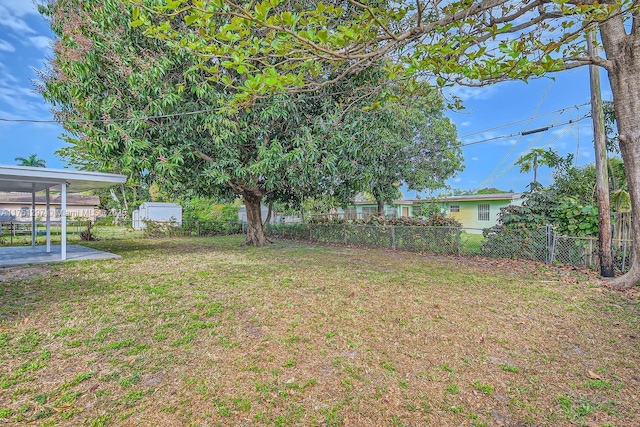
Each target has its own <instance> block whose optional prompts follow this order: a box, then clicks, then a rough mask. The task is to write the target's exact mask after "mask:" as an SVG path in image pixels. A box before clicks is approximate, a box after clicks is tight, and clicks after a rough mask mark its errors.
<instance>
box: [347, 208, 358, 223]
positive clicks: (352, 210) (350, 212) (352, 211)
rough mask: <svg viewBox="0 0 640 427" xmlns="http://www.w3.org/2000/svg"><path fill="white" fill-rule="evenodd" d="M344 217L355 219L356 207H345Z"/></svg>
mask: <svg viewBox="0 0 640 427" xmlns="http://www.w3.org/2000/svg"><path fill="white" fill-rule="evenodd" d="M345 218H346V219H348V220H351V221H353V220H354V219H357V215H356V208H347V210H346V212H345Z"/></svg>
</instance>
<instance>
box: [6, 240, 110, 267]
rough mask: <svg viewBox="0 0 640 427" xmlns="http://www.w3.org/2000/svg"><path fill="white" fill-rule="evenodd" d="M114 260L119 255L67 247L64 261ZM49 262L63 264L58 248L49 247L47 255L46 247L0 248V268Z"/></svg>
mask: <svg viewBox="0 0 640 427" xmlns="http://www.w3.org/2000/svg"><path fill="white" fill-rule="evenodd" d="M114 258H120V255H116V254H112V253H110V252H104V251H99V250H97V249H93V248H87V247H85V246H80V245H67V259H66V261H83V260H99V259H114ZM49 262H63V261H62V260H61V259H60V246H51V252H49V253H47V248H46V246H10V247H4V248H0V267H13V266H16V265H25V264H42V263H49Z"/></svg>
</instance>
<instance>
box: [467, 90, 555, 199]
mask: <svg viewBox="0 0 640 427" xmlns="http://www.w3.org/2000/svg"><path fill="white" fill-rule="evenodd" d="M553 82H554V80H549V84H548V85H547V88H546V89H545V91H544V93H543V94H542V97H541V98H540V100H539V101H538V104H537V105H536V108H535V109H534V110H533V114H532V115H531V116H530V117H529V118H528V119H527V124H526V125H525V126H524V129H525V130H524V131H526V129H527V128H528V127H529V125H530V124H531V122H532V121H533V120H534V117H535V116H536V114H538V111H540V107H541V106H542V103H543V102H544V100H545V98H546V97H547V94H548V93H549V90H550V89H551V85H553ZM561 115H562V113H559V114H558V115H557V117H556V119H557V118H559V117H560V116H561ZM556 119H554V120H553V121H554V122H555V120H556ZM524 131H523V132H524ZM521 140H522V132H521V133H520V134H519V136H518V139H517V140H516V142H515V143H514V144H513V145H512V146H511V147H510V148H509V151H508V152H507V153H506V154H505V155H504V157H503V158H502V160H500V162H499V163H498V164H497V165H496V167H495V168H493V170H492V171H491V173H490V174H489V176H488V177H486V178H485V179H484V181H482V182H481V183H480V185H479V186H478V187H477V188H480V186H483V185H484V184H485V182H487V181H490V180H491V178H492V177H494V176H495V175H496V174H497V173H498V171H499V169H500V168H501V167H502V166H503V165H504V164H505V163H506V161H507V160H508V159H509V157H510V156H511V154H512V153H513V151H514V150H515V149H516V146H517V145H518V143H519V142H520V141H521ZM494 179H495V178H494ZM477 188H476V189H477Z"/></svg>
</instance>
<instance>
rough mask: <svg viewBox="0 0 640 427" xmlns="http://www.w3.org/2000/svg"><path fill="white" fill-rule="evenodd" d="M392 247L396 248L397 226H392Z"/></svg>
mask: <svg viewBox="0 0 640 427" xmlns="http://www.w3.org/2000/svg"><path fill="white" fill-rule="evenodd" d="M391 249H393V250H394V251H395V250H396V226H395V225H392V226H391Z"/></svg>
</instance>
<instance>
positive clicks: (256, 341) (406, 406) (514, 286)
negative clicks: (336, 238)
mask: <svg viewBox="0 0 640 427" xmlns="http://www.w3.org/2000/svg"><path fill="white" fill-rule="evenodd" d="M241 242H242V239H241V238H235V237H234V238H216V239H183V240H160V241H131V242H100V243H96V244H94V245H96V246H100V247H101V248H102V249H106V250H109V251H112V252H114V253H118V254H120V255H122V258H121V259H119V260H108V261H101V262H80V263H74V264H68V265H62V266H58V267H56V268H57V271H56V276H53V275H50V276H47V277H46V278H44V279H43V278H33V279H29V278H23V279H21V280H17V281H9V282H5V284H4V286H5V289H9V290H10V291H9V292H5V293H6V295H5V296H6V297H7V298H8V299H5V301H4V302H3V304H4V305H5V306H9V307H11V310H12V311H13V312H12V315H11V318H6V319H4V320H1V321H0V322H1V323H0V357H1V358H2V360H3V363H2V365H1V366H0V387H1V389H0V419H3V420H6V421H7V422H11V423H19V422H24V423H26V422H37V423H45V424H61V425H64V424H82V425H134V424H141V425H152V424H157V425H179V424H186V425H282V426H283V425H329V426H331V425H353V426H368V425H369V426H382V425H397V426H399V425H405V426H411V425H413V426H421V425H434V426H441V425H442V426H449V425H452V426H453V425H456V426H457V425H469V426H483V425H484V426H499V425H504V426H517V425H522V426H526V425H531V426H533V425H548V426H557V425H598V426H606V425H609V426H637V425H639V424H640V416H639V415H638V414H640V404H639V403H638V402H639V400H638V396H639V394H640V393H639V392H640V377H639V376H638V372H639V370H638V361H639V359H640V356H638V354H640V353H639V350H640V344H639V343H640V341H639V340H638V326H639V321H638V319H639V310H640V307H639V301H638V299H637V297H636V296H635V295H627V294H621V293H617V292H612V291H611V290H609V289H607V288H605V287H602V286H601V285H600V283H599V282H598V281H597V279H596V277H595V276H594V275H593V274H592V273H589V272H586V271H581V270H571V269H569V270H565V269H558V268H556V267H549V266H546V265H544V264H535V263H521V262H513V261H501V260H486V259H480V258H476V259H467V258H462V259H457V258H445V257H438V258H433V257H428V256H424V255H418V254H404V253H391V252H387V251H381V250H366V249H354V248H335V247H322V246H307V245H302V244H299V243H288V242H279V243H277V244H276V245H274V246H272V247H268V248H261V249H257V248H248V247H242V246H240V243H241ZM101 245H103V246H104V247H102V246H101ZM107 246H108V247H107ZM25 290H29V292H27V293H25ZM25 319H26V320H25Z"/></svg>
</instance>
